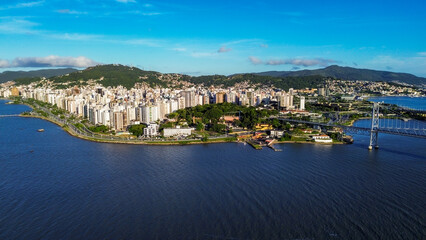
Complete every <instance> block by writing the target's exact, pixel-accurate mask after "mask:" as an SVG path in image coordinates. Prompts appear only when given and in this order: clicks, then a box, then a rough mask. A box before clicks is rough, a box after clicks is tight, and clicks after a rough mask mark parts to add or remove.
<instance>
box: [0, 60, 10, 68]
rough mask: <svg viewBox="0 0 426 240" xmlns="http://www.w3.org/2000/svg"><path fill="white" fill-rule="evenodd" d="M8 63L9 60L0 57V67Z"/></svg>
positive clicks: (6, 65) (4, 66)
mask: <svg viewBox="0 0 426 240" xmlns="http://www.w3.org/2000/svg"><path fill="white" fill-rule="evenodd" d="M9 65H10V64H9V61H7V60H3V59H0V68H7V67H9Z"/></svg>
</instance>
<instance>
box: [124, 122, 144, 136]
mask: <svg viewBox="0 0 426 240" xmlns="http://www.w3.org/2000/svg"><path fill="white" fill-rule="evenodd" d="M145 128H146V125H145V124H139V125H131V126H130V127H129V128H128V131H129V132H130V133H132V134H133V135H135V136H137V137H140V136H142V135H143V130H144V129H145Z"/></svg>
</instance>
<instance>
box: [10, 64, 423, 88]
mask: <svg viewBox="0 0 426 240" xmlns="http://www.w3.org/2000/svg"><path fill="white" fill-rule="evenodd" d="M330 77H331V78H336V79H343V80H365V81H386V82H396V81H398V82H404V83H410V84H417V85H421V84H424V83H426V81H425V80H426V79H425V78H420V77H416V76H414V75H411V74H406V73H392V72H383V71H375V70H368V69H354V68H349V67H339V66H330V67H327V68H324V69H317V70H302V71H294V72H291V71H283V72H278V71H275V72H263V73H243V74H234V75H230V76H225V75H207V76H197V77H194V76H189V75H183V74H176V73H168V74H163V73H160V72H155V71H144V70H141V69H139V68H136V67H129V66H124V65H119V64H108V65H97V66H94V67H89V68H87V69H85V70H81V71H74V72H71V73H67V74H64V75H60V76H53V77H50V78H48V81H46V83H47V82H49V84H52V87H54V88H68V87H72V86H80V85H87V84H94V83H99V84H102V85H103V86H105V87H116V86H119V85H121V86H123V87H125V88H127V89H130V88H132V87H134V86H135V85H137V84H139V85H140V84H145V85H149V86H151V87H154V86H160V87H170V88H174V87H182V86H184V85H185V86H191V85H203V86H205V87H210V86H222V87H231V86H235V85H240V86H241V85H245V84H246V83H248V84H250V85H255V86H257V87H261V86H263V87H275V88H280V89H284V90H288V89H289V88H296V89H301V88H316V87H318V86H321V85H323V84H324V82H325V80H326V78H330ZM40 80H41V78H40V77H26V78H19V79H15V80H14V81H15V82H16V84H17V85H26V84H30V83H32V82H39V81H40Z"/></svg>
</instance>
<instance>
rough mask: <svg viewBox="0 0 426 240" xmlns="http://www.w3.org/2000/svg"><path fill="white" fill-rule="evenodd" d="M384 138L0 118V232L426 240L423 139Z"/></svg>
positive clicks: (5, 109)
mask: <svg viewBox="0 0 426 240" xmlns="http://www.w3.org/2000/svg"><path fill="white" fill-rule="evenodd" d="M25 110H27V107H25V106H15V105H14V106H12V105H4V104H1V103H0V115H1V114H5V113H17V112H20V111H25ZM360 124H363V123H362V122H361V123H360ZM39 128H44V129H45V132H42V133H39V132H37V131H36V130H37V129H39ZM380 143H381V144H380V147H381V148H380V150H377V151H368V150H367V146H368V137H367V136H355V143H354V144H353V145H335V146H325V145H310V144H284V145H277V147H279V148H282V149H283V151H282V152H273V151H272V150H270V149H264V150H261V151H255V150H253V149H252V148H251V147H249V146H244V145H242V144H236V143H229V144H211V145H193V146H135V145H120V144H102V143H94V142H89V141H84V140H81V139H77V138H74V137H72V136H70V135H68V134H67V133H66V132H64V131H63V130H62V129H61V128H60V127H58V126H56V125H54V124H52V123H50V122H46V121H43V120H40V119H29V118H19V117H12V118H0V239H422V238H423V239H424V236H425V235H426V207H425V199H426V184H425V183H426V150H425V146H426V141H425V140H421V139H415V138H407V137H400V136H390V135H384V134H383V135H380Z"/></svg>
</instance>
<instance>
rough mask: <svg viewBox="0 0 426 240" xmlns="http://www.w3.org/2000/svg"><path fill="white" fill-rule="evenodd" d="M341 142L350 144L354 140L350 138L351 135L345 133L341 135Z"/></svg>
mask: <svg viewBox="0 0 426 240" xmlns="http://www.w3.org/2000/svg"><path fill="white" fill-rule="evenodd" d="M343 142H345V143H349V144H351V143H353V142H354V139H353V138H352V136H349V135H346V136H344V137H343Z"/></svg>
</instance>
